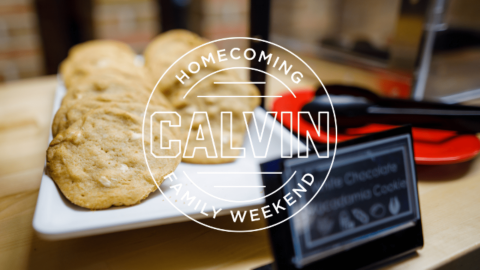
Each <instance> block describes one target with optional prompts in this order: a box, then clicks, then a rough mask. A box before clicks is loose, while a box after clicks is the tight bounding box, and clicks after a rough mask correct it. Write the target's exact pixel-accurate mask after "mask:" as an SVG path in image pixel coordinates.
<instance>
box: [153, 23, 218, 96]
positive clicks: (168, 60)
mask: <svg viewBox="0 0 480 270" xmlns="http://www.w3.org/2000/svg"><path fill="white" fill-rule="evenodd" d="M205 42H207V40H205V39H203V38H201V37H200V36H198V35H196V34H195V33H192V32H190V31H187V30H180V29H176V30H171V31H168V32H166V33H163V34H161V35H159V36H158V37H156V38H155V39H154V40H153V41H151V42H150V43H149V44H148V46H147V48H146V49H145V51H144V54H143V55H144V58H145V67H146V68H147V69H148V72H149V76H150V77H151V82H152V83H153V84H154V85H155V84H156V83H157V81H158V80H159V79H160V77H161V76H162V75H163V74H164V73H165V71H166V70H167V69H168V68H169V67H170V66H171V65H172V64H173V63H174V62H175V61H177V60H178V59H179V58H180V57H181V56H183V55H184V54H185V53H187V52H189V51H190V50H192V49H194V48H196V47H197V46H200V45H202V44H204V43H205ZM216 51H217V47H216V46H215V45H214V44H208V45H205V46H203V47H201V48H199V49H197V50H195V51H194V52H192V53H190V54H188V55H186V56H185V57H183V58H182V59H180V60H179V61H178V62H177V63H176V64H175V65H174V66H172V68H171V69H170V70H169V72H168V74H166V76H164V77H163V79H162V81H161V82H160V85H159V86H158V87H157V89H159V90H161V91H163V90H164V89H167V88H169V87H170V86H171V85H172V84H174V83H175V82H176V81H177V79H176V78H175V75H181V73H180V72H181V70H184V71H185V72H186V73H187V74H190V73H189V71H188V65H189V64H190V63H191V62H192V61H197V62H199V63H201V61H202V60H201V56H205V57H207V56H208V55H209V54H210V53H212V56H213V57H215V58H216ZM208 66H209V67H210V68H214V67H219V65H218V63H217V62H216V63H213V62H211V63H210V64H208Z"/></svg>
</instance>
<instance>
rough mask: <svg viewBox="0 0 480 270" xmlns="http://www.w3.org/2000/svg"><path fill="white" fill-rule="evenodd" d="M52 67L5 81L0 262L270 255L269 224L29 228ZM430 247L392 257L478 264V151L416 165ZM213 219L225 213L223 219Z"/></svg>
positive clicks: (238, 262) (421, 265)
mask: <svg viewBox="0 0 480 270" xmlns="http://www.w3.org/2000/svg"><path fill="white" fill-rule="evenodd" d="M55 84H56V81H55V77H43V78H36V79H30V80H23V81H18V82H13V83H8V84H3V85H0V269H25V268H33V269H72V268H73V269H75V268H82V269H225V268H228V269H252V268H255V267H258V266H261V265H263V264H267V263H269V262H271V261H272V256H271V253H270V247H269V242H268V238H267V233H266V232H265V231H261V232H255V233H247V234H233V233H224V232H219V231H215V230H211V229H207V228H205V227H203V226H200V225H198V224H196V223H193V222H183V223H179V224H172V225H164V226H158V227H152V228H145V229H138V230H132V231H125V232H119V233H112V234H106V235H99V236H92V237H85V238H79V239H72V240H63V241H57V242H49V241H45V240H42V239H40V238H38V237H37V236H36V235H35V232H34V231H33V228H32V219H33V214H34V211H35V204H36V199H37V193H38V187H39V184H40V176H41V174H42V170H43V165H44V159H45V150H46V147H47V138H48V132H49V129H50V120H51V113H52V111H51V108H52V102H53V94H54V90H55ZM418 174H419V178H420V181H419V193H420V208H421V214H422V222H423V230H424V237H425V247H424V248H423V249H422V250H420V251H419V252H418V255H416V256H413V257H410V258H407V259H404V260H402V261H399V262H397V263H395V264H391V265H388V266H387V268H392V269H405V268H407V269H425V268H438V267H441V268H444V269H447V268H449V269H457V268H459V267H470V268H477V267H478V265H480V159H479V158H477V159H475V160H473V161H472V162H470V163H464V164H459V165H450V166H438V167H437V166H436V167H427V166H420V167H418ZM216 222H219V223H221V222H223V221H222V219H219V220H218V221H216Z"/></svg>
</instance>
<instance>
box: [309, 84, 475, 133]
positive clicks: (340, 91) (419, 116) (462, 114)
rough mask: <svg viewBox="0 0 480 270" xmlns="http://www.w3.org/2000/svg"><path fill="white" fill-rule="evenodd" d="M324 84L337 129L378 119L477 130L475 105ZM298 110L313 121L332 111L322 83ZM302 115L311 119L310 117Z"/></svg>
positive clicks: (415, 124) (458, 129)
mask: <svg viewBox="0 0 480 270" xmlns="http://www.w3.org/2000/svg"><path fill="white" fill-rule="evenodd" d="M325 88H326V89H327V91H328V93H329V96H330V99H331V101H332V104H333V107H334V108H335V115H336V118H337V127H338V128H339V129H345V128H350V127H360V126H364V125H366V124H371V123H379V124H389V125H405V124H411V125H412V126H414V127H422V128H433V129H444V130H454V131H458V132H460V133H480V108H479V107H473V106H462V105H447V104H441V103H434V102H423V101H422V102H417V101H412V100H406V99H394V98H383V97H379V96H377V95H376V94H374V93H373V92H371V91H368V90H366V89H363V88H359V87H354V86H345V85H328V86H325ZM302 111H308V112H310V113H311V115H312V116H313V121H314V123H313V124H315V125H316V124H318V123H317V121H318V118H317V117H315V116H316V115H318V112H319V111H330V112H331V111H332V108H331V105H330V102H329V100H328V97H327V95H326V94H325V91H324V90H323V88H322V87H320V88H319V89H318V90H317V92H316V96H315V98H314V99H313V100H312V101H311V102H310V103H307V104H306V105H305V106H303V108H302ZM302 116H303V117H305V116H306V115H305V114H303V115H302ZM330 117H331V119H330V123H333V122H332V121H333V115H332V113H330ZM305 119H306V120H307V121H310V122H311V121H312V120H311V118H310V117H305ZM325 123H326V121H321V123H320V124H322V125H323V124H325Z"/></svg>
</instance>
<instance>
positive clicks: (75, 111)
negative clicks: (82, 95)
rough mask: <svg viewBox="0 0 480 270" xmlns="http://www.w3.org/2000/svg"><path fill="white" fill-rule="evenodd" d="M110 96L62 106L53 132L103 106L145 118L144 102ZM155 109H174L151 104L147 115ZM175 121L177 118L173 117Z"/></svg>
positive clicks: (54, 121)
mask: <svg viewBox="0 0 480 270" xmlns="http://www.w3.org/2000/svg"><path fill="white" fill-rule="evenodd" d="M105 97H108V96H97V97H95V98H92V99H81V100H79V101H77V102H75V103H74V104H73V105H72V106H70V107H67V106H61V107H60V109H59V110H58V111H57V113H56V114H55V117H54V119H53V123H52V134H53V135H54V136H55V135H56V134H58V133H60V132H62V131H63V130H65V129H67V128H68V127H70V126H71V125H73V124H74V123H75V122H76V121H78V120H79V119H81V118H82V117H83V116H84V115H85V114H86V113H88V112H89V111H90V110H93V109H97V108H101V107H110V108H117V109H121V110H124V111H128V112H130V113H133V114H136V115H138V116H139V117H142V118H143V115H144V113H145V104H142V103H135V102H116V101H112V100H111V99H109V98H105ZM155 111H172V108H171V107H170V106H168V107H165V106H159V105H157V106H154V105H150V106H149V107H148V111H147V115H150V114H151V112H155ZM171 121H173V122H174V123H175V121H176V119H173V118H172V119H171ZM171 129H173V130H174V132H175V134H177V133H178V130H177V128H171Z"/></svg>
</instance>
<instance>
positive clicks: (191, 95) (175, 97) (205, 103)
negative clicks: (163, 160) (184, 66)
mask: <svg viewBox="0 0 480 270" xmlns="http://www.w3.org/2000/svg"><path fill="white" fill-rule="evenodd" d="M212 72H214V71H213V70H208V69H207V70H202V71H201V72H199V73H197V74H195V75H193V76H192V79H191V80H189V81H188V82H186V83H185V84H181V83H177V84H174V85H173V86H172V87H170V88H169V90H168V91H166V92H165V95H166V97H167V99H168V100H169V101H170V103H171V104H172V106H173V107H174V108H175V110H176V111H177V112H178V113H179V114H180V115H181V116H182V125H181V133H182V139H183V142H184V143H183V146H184V149H185V145H186V143H188V148H187V149H188V150H190V151H187V152H186V156H191V155H192V150H193V148H194V147H207V148H208V149H209V150H213V149H212V148H213V147H212V144H211V143H210V141H211V140H210V141H206V140H203V141H200V140H197V135H198V132H201V133H202V134H200V135H199V136H200V137H202V135H203V137H204V138H211V136H213V138H214V142H215V148H216V151H217V154H218V158H206V152H205V151H204V150H202V151H196V153H195V155H194V156H193V158H183V161H184V162H189V163H202V164H216V163H226V162H232V161H234V160H235V158H221V157H220V149H221V145H222V144H223V145H224V146H225V147H224V155H225V156H238V155H239V151H238V150H235V149H231V148H230V143H231V144H232V146H233V148H237V147H241V146H242V144H243V138H244V134H245V131H246V124H245V120H244V115H243V113H244V112H252V111H253V110H254V109H255V108H256V107H257V106H258V105H260V97H259V91H258V89H257V88H256V87H255V86H253V85H250V84H214V82H232V81H241V80H240V78H239V77H238V76H237V75H236V74H235V73H232V72H226V71H222V72H219V73H216V74H214V75H211V76H208V75H209V74H211V73H212ZM207 76H208V77H207ZM197 82H198V84H197V85H196V86H195V87H194V88H193V89H192V90H191V91H190V92H188V91H189V90H190V89H191V88H192V87H193V85H194V84H195V83H197ZM187 92H188V94H187ZM186 94H187V95H186ZM185 95H186V97H185ZM217 96H222V97H217ZM230 96H249V97H244V98H238V97H230ZM194 112H207V115H208V120H209V123H210V127H211V133H210V131H209V130H208V129H207V127H208V125H207V124H208V123H207V118H206V117H204V116H197V117H196V118H195V119H194V121H193V123H192V116H193V113H194ZM221 112H231V113H232V122H231V123H234V124H233V126H232V127H231V128H232V142H230V138H229V136H227V135H229V134H230V121H229V119H224V121H225V122H224V123H223V126H222V125H221ZM247 116H249V115H247ZM249 120H250V119H247V122H248V121H249ZM199 126H202V130H201V131H199ZM190 127H192V131H191V134H190V136H189V135H188V132H189V130H190ZM222 129H223V134H224V136H223V137H222V136H221V131H222ZM182 151H183V150H182ZM211 153H213V152H211Z"/></svg>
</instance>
